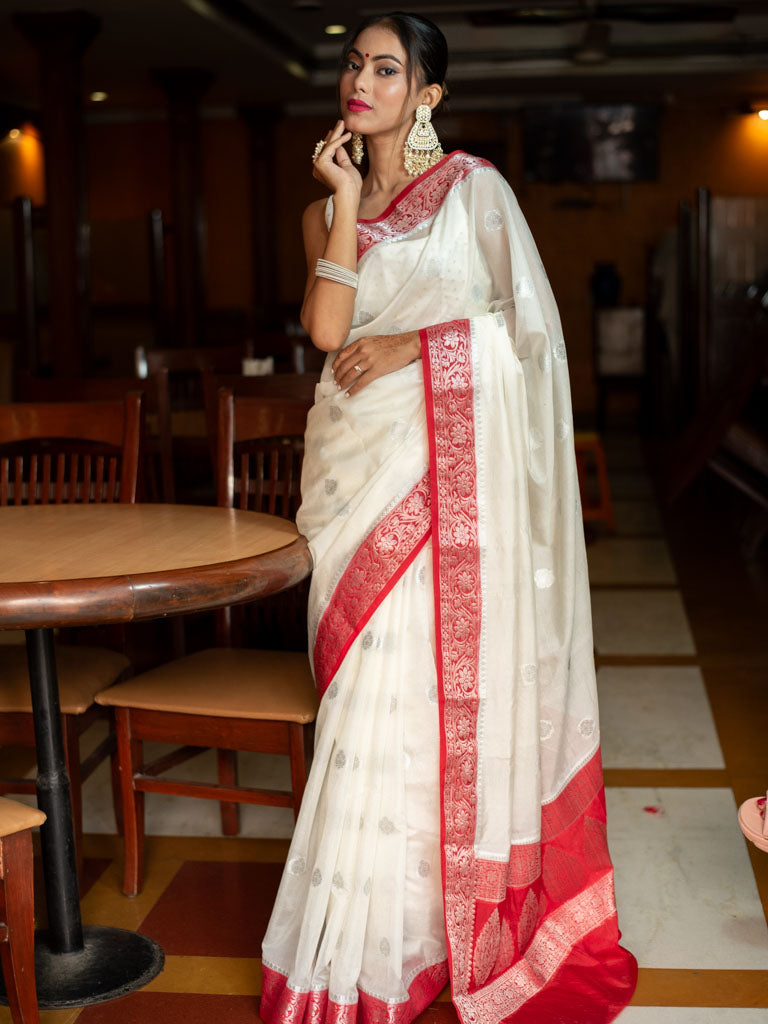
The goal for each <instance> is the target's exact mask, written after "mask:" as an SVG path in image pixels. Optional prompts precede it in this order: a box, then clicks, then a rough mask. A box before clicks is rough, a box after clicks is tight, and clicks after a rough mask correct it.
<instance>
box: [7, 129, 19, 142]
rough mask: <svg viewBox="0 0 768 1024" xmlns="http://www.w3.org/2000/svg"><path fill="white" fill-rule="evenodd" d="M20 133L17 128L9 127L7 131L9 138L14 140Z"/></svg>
mask: <svg viewBox="0 0 768 1024" xmlns="http://www.w3.org/2000/svg"><path fill="white" fill-rule="evenodd" d="M20 135H21V132H20V131H19V129H18V128H11V130H10V131H9V132H8V138H9V139H13V140H14V142H15V141H16V139H18V137H19V136H20Z"/></svg>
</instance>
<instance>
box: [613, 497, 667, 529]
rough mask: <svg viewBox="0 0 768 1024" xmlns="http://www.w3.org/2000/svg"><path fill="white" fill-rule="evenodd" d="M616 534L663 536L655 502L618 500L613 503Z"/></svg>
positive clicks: (628, 499)
mask: <svg viewBox="0 0 768 1024" xmlns="http://www.w3.org/2000/svg"><path fill="white" fill-rule="evenodd" d="M613 515H614V519H615V522H616V533H617V534H618V535H619V536H621V534H626V533H635V534H636V533H641V534H646V533H648V534H661V533H662V532H663V529H664V527H663V524H662V521H661V514H660V512H659V509H658V506H657V505H656V502H655V501H649V500H647V499H642V498H635V499H630V498H627V499H618V500H614V502H613Z"/></svg>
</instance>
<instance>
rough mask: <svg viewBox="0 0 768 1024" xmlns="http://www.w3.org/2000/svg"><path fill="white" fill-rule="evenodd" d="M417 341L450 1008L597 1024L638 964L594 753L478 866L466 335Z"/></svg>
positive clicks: (476, 604)
mask: <svg viewBox="0 0 768 1024" xmlns="http://www.w3.org/2000/svg"><path fill="white" fill-rule="evenodd" d="M420 338H421V346H422V362H423V366H424V385H425V398H426V407H427V426H428V435H429V449H430V475H431V485H432V552H433V565H434V571H433V577H434V588H435V643H436V661H437V672H438V703H439V709H440V789H441V792H440V801H441V805H440V806H441V843H442V868H443V895H444V906H445V928H446V938H447V952H448V963H449V967H450V975H451V989H452V998H453V1002H454V1005H455V1007H456V1010H457V1012H458V1014H459V1017H460V1019H461V1021H462V1022H463V1024H499V1022H500V1021H502V1020H506V1019H510V1018H511V1017H512V1016H513V1015H514V1017H515V1020H516V1021H518V1020H519V1021H520V1024H524V1022H526V1024H527V1022H530V1024H533V1022H536V1024H540V1022H543V1021H545V1020H553V1021H554V1020H565V1019H567V1020H569V1021H573V1024H607V1022H608V1021H611V1020H613V1019H614V1018H615V1017H616V1015H617V1014H618V1013H619V1012H620V1011H621V1009H622V1008H623V1007H624V1006H625V1005H626V1004H627V1003H628V1002H629V999H630V997H631V995H632V991H633V990H634V987H635V983H636V979H637V965H636V963H635V961H634V958H633V957H632V956H631V954H629V953H627V952H626V951H625V950H623V949H621V947H620V946H619V945H618V939H619V932H618V925H617V921H616V905H615V899H614V892H613V872H612V866H611V861H610V857H609V855H608V850H607V845H606V838H605V801H604V793H603V785H602V765H601V759H600V751H599V749H598V750H597V751H596V752H595V753H594V754H593V756H592V757H591V758H590V759H589V760H588V761H587V762H586V763H585V764H583V765H582V766H581V767H580V768H579V769H578V770H577V771H575V772H574V775H573V777H572V778H571V779H570V780H569V781H568V783H567V785H566V786H565V787H564V789H563V791H562V792H561V793H560V794H558V796H557V797H556V798H555V799H553V800H551V801H548V802H547V803H544V804H543V805H542V809H541V823H542V835H541V838H540V839H539V840H537V841H536V842H534V843H528V844H524V845H521V846H519V847H518V846H513V847H512V848H511V850H510V853H509V858H508V861H507V863H497V862H495V861H490V860H487V859H483V858H481V857H478V856H477V855H476V854H475V849H474V843H475V832H476V824H477V780H478V743H477V723H478V710H479V655H480V627H481V611H482V606H481V566H480V549H479V542H478V495H477V482H478V481H477V465H476V456H475V424H474V387H473V377H472V331H471V324H470V321H469V320H455V321H452V322H450V323H445V324H439V325H436V326H433V327H428V328H426V329H424V330H422V331H421V332H420ZM558 979H560V980H558ZM574 1000H576V1001H579V1000H582V1003H583V1006H582V1008H581V1010H580V1011H579V1012H578V1013H576V1012H573V1013H572V1012H571V1010H572V1009H573V1005H572V1004H573V1002H574ZM539 1008H545V1009H544V1012H543V1013H540V1009H539Z"/></svg>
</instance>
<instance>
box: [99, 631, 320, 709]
mask: <svg viewBox="0 0 768 1024" xmlns="http://www.w3.org/2000/svg"><path fill="white" fill-rule="evenodd" d="M96 700H97V702H98V703H99V704H108V705H111V706H113V707H129V708H144V709H146V710H150V711H168V712H181V713H182V714H189V715H211V716H214V717H219V718H258V719H266V720H270V721H281V722H301V723H307V722H311V721H313V720H314V718H315V716H316V715H317V692H316V690H315V684H314V680H313V678H312V672H311V670H310V667H309V659H308V657H307V655H306V654H297V653H295V652H293V651H255V650H240V649H232V648H228V647H215V648H210V649H209V650H205V651H199V652H198V653H197V654H190V655H188V656H187V657H185V658H178V659H177V660H176V661H171V662H168V664H166V665H160V666H159V667H158V668H153V669H151V670H150V671H149V672H143V673H142V674H141V675H138V676H135V677H134V678H133V679H129V680H128V681H127V682H125V683H119V684H118V685H117V686H111V687H110V688H109V689H108V690H105V691H104V692H103V693H99V694H97V695H96Z"/></svg>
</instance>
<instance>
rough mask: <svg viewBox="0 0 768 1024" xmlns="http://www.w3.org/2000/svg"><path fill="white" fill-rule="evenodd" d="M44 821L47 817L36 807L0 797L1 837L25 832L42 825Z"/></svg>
mask: <svg viewBox="0 0 768 1024" xmlns="http://www.w3.org/2000/svg"><path fill="white" fill-rule="evenodd" d="M44 821H45V815H44V814H43V812H42V811H38V809H37V808H36V807H27V805H26V804H20V803H19V801H18V800H7V799H6V798H5V797H4V796H0V837H2V836H12V835H13V834H14V832H23V831H24V829H26V828H34V827H35V825H42V823H43V822H44Z"/></svg>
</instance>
